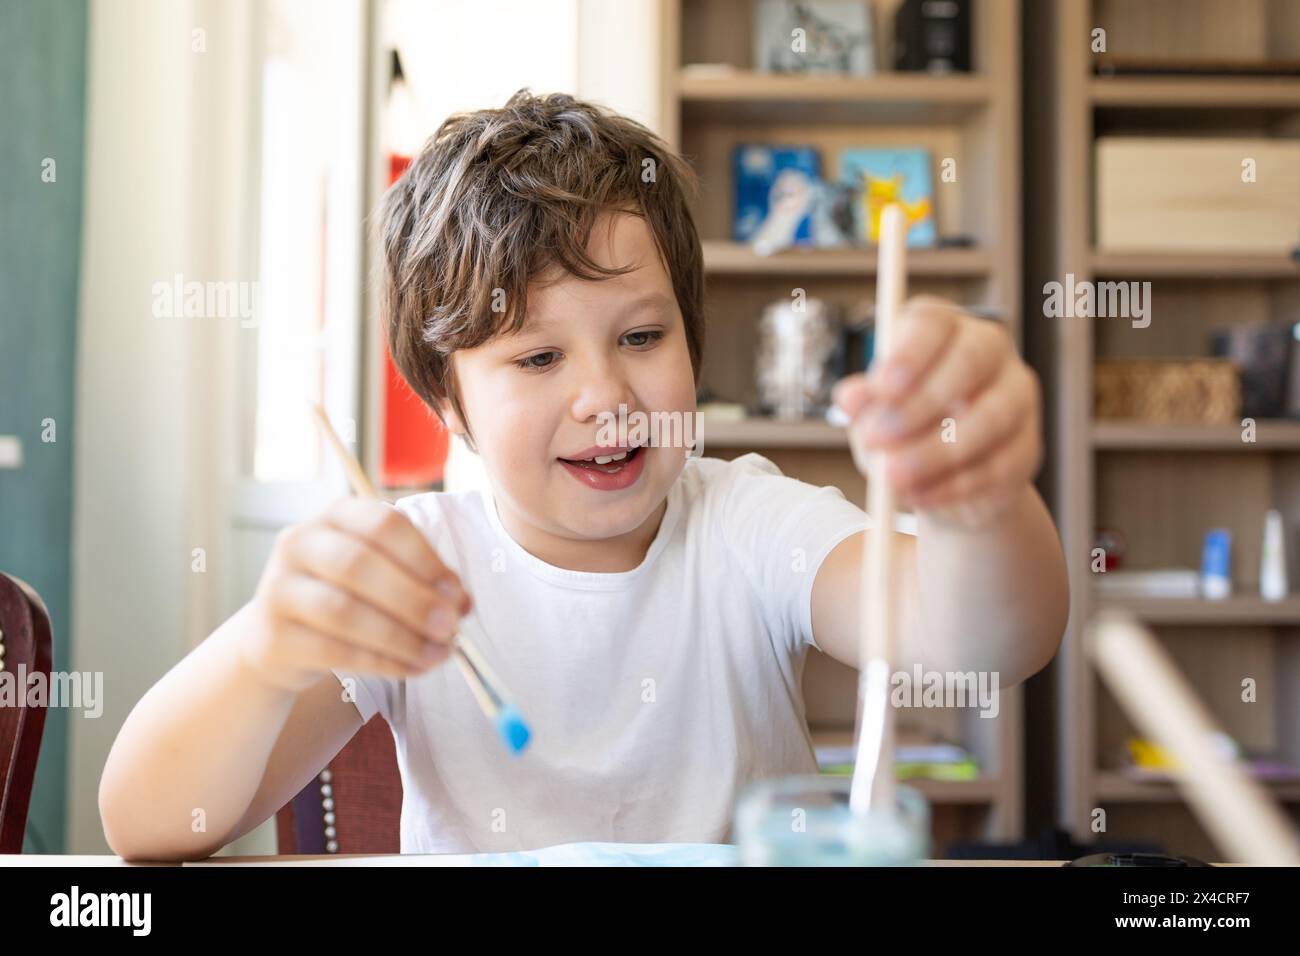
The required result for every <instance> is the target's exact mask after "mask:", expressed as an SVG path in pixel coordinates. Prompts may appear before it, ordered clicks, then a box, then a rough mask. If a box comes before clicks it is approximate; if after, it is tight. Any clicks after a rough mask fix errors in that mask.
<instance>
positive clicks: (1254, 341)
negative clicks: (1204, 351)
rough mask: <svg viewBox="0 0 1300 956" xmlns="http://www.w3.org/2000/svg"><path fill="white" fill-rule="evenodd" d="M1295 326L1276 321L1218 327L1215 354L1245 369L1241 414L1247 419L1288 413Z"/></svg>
mask: <svg viewBox="0 0 1300 956" xmlns="http://www.w3.org/2000/svg"><path fill="white" fill-rule="evenodd" d="M1295 344H1296V343H1295V342H1294V338H1293V326H1291V325H1278V324H1275V323H1257V324H1250V325H1236V326H1230V327H1227V328H1222V329H1215V330H1214V331H1213V332H1212V333H1211V336H1210V349H1211V354H1213V355H1215V356H1217V357H1221V358H1229V359H1232V360H1233V361H1234V362H1236V363H1237V365H1238V366H1239V367H1240V369H1241V414H1242V415H1243V416H1245V417H1247V418H1282V417H1283V416H1285V415H1286V414H1287V383H1288V378H1289V375H1288V372H1289V366H1290V364H1291V354H1292V348H1293V346H1294V345H1295Z"/></svg>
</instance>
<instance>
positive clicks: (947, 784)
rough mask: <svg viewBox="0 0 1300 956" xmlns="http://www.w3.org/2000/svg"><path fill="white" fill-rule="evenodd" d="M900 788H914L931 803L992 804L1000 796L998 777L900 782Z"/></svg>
mask: <svg viewBox="0 0 1300 956" xmlns="http://www.w3.org/2000/svg"><path fill="white" fill-rule="evenodd" d="M898 784H899V786H902V787H914V788H916V789H917V790H919V791H921V793H922V794H923V795H924V796H925V798H926V799H927V800H929V801H930V802H931V803H945V804H954V803H992V802H993V801H994V800H996V799H997V798H998V796H999V795H1000V790H1001V785H1000V783H999V781H998V780H997V778H996V777H979V778H977V779H975V780H922V779H917V780H900V781H898Z"/></svg>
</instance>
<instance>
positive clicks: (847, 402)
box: [831, 372, 879, 419]
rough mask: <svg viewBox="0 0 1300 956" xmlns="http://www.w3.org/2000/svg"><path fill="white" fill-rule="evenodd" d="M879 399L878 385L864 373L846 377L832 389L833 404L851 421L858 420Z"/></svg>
mask: <svg viewBox="0 0 1300 956" xmlns="http://www.w3.org/2000/svg"><path fill="white" fill-rule="evenodd" d="M878 397H879V389H878V388H877V387H876V383H875V382H874V381H871V380H869V379H868V378H867V376H866V374H865V373H863V372H855V373H854V374H852V375H846V376H845V377H844V378H842V379H840V380H839V381H838V382H836V383H835V387H834V388H833V389H831V403H832V404H834V405H835V407H836V408H838V409H839V410H840V411H842V412H843V413H844V414H845V415H847V416H848V417H849V418H850V419H853V418H857V417H858V415H860V414H862V412H863V411H864V410H866V409H867V408H869V407H870V406H871V405H872V404H873V403H874V402H875V400H876V399H877V398H878Z"/></svg>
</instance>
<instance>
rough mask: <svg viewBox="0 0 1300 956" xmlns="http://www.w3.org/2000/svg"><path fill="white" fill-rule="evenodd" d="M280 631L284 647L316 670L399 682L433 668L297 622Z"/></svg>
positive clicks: (288, 622)
mask: <svg viewBox="0 0 1300 956" xmlns="http://www.w3.org/2000/svg"><path fill="white" fill-rule="evenodd" d="M283 627H284V632H283V633H284V640H285V643H286V646H287V647H289V648H290V649H291V650H292V652H293V653H294V654H295V655H296V656H297V658H298V659H300V660H303V661H311V662H312V666H313V667H314V668H316V669H319V670H325V669H327V668H337V669H338V670H346V671H357V672H359V673H363V674H379V675H381V676H383V677H396V678H402V677H410V676H411V675H412V674H415V673H421V672H423V671H425V670H427V669H428V668H429V667H431V666H432V664H431V663H429V662H422V663H421V664H420V665H419V666H418V667H415V666H412V665H411V664H408V663H406V662H405V661H403V660H400V659H399V658H397V657H394V656H392V655H390V654H386V653H384V652H382V651H376V650H373V649H372V648H369V647H361V646H358V645H357V644H354V643H349V642H347V641H344V640H341V639H339V638H337V637H335V636H333V635H331V634H326V633H324V632H323V631H319V630H317V629H315V628H313V627H311V626H310V625H308V624H303V623H302V622H300V621H296V620H292V619H290V620H286V621H285V622H284V624H283ZM430 646H431V647H432V646H436V645H430ZM447 653H450V652H447Z"/></svg>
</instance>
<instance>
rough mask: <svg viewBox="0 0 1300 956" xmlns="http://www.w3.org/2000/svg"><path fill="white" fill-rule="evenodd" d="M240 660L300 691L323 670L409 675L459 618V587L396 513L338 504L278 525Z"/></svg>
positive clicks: (434, 657) (374, 505)
mask: <svg viewBox="0 0 1300 956" xmlns="http://www.w3.org/2000/svg"><path fill="white" fill-rule="evenodd" d="M251 604H252V610H253V612H254V614H255V615H256V616H257V618H258V622H259V626H257V627H254V628H251V629H250V630H249V631H248V632H247V638H246V640H245V642H244V644H243V645H242V648H241V649H242V651H243V656H244V659H245V661H246V662H247V663H248V664H249V666H250V667H252V668H253V669H254V671H256V672H257V673H258V674H260V675H261V676H262V677H264V678H265V679H266V680H267V681H268V682H270V683H272V684H274V685H276V686H279V687H282V688H284V689H286V690H292V691H295V692H297V691H300V690H305V689H306V688H307V687H309V686H310V685H311V684H312V683H314V682H315V681H316V680H318V679H319V677H320V675H322V674H324V673H326V672H327V671H328V670H329V669H331V668H339V669H341V670H353V671H360V672H363V673H371V674H380V675H383V676H385V677H410V676H414V675H416V674H421V673H424V672H425V671H427V670H429V669H430V668H432V667H435V666H436V665H438V664H441V663H442V662H443V661H445V660H446V659H447V655H448V654H449V653H450V646H449V645H450V642H451V638H452V636H453V635H454V634H455V632H456V628H457V626H458V622H459V619H460V617H461V615H463V614H465V613H468V611H469V609H470V599H469V596H468V595H467V594H466V593H465V592H464V590H463V589H462V588H461V586H460V581H459V579H458V578H457V577H456V575H455V574H453V573H452V572H451V571H449V570H447V568H446V566H445V565H444V564H443V563H442V561H440V560H439V559H438V555H437V553H436V552H435V551H434V550H433V548H432V546H430V544H429V543H428V541H427V540H426V539H425V537H424V536H423V535H422V534H421V533H420V532H419V531H417V530H416V529H415V526H414V525H412V524H411V522H410V521H408V520H407V518H406V516H405V515H403V514H402V513H401V512H400V511H397V510H396V509H394V508H392V507H390V506H389V505H387V504H385V503H383V502H380V501H372V500H368V499H362V498H344V499H342V500H340V501H338V502H336V503H335V504H334V505H332V506H331V507H330V508H329V509H327V510H326V511H325V513H324V514H322V515H320V516H319V517H318V518H315V519H313V520H312V521H308V522H304V523H303V524H298V525H293V526H291V527H289V528H286V529H285V530H284V531H282V532H281V533H280V535H279V536H278V537H277V538H276V542H275V549H274V550H273V551H272V553H271V559H270V561H269V562H268V563H267V566H266V570H265V571H264V572H263V573H262V579H261V581H260V582H259V584H258V588H257V593H256V595H255V596H254V597H253V600H252V602H251Z"/></svg>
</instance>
